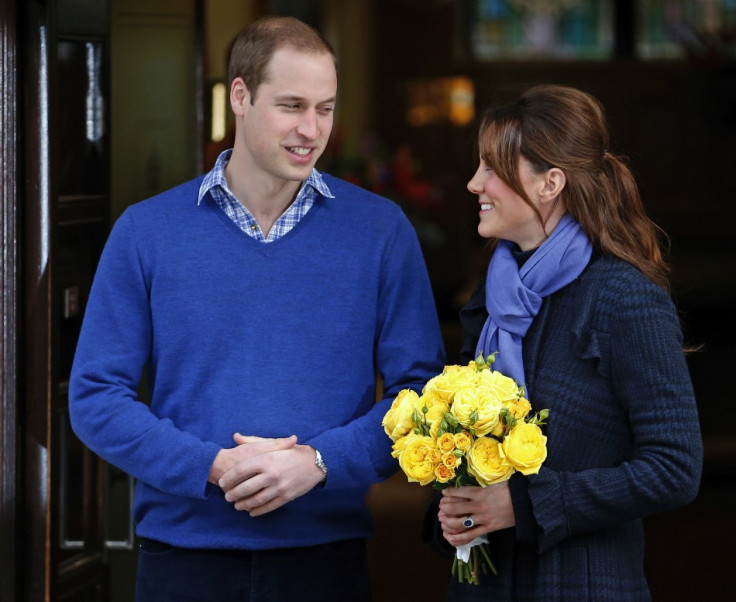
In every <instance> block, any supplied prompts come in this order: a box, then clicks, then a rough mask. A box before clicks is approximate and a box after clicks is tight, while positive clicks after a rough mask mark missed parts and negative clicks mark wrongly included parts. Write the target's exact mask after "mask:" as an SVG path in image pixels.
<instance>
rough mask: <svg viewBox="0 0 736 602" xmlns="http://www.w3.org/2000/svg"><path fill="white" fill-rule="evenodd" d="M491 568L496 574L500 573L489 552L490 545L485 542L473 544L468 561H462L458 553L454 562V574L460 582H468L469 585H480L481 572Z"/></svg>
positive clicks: (485, 572) (484, 572)
mask: <svg viewBox="0 0 736 602" xmlns="http://www.w3.org/2000/svg"><path fill="white" fill-rule="evenodd" d="M489 570H490V571H491V572H492V573H493V574H494V575H498V571H497V570H496V567H495V565H494V564H493V561H492V560H491V557H490V555H489V554H488V545H487V544H485V543H482V544H478V545H475V546H473V548H472V549H471V550H470V557H469V558H468V561H467V562H464V561H462V560H461V559H460V558H458V557H457V555H456V556H455V559H454V560H453V562H452V574H453V576H455V577H457V580H458V581H459V582H460V583H468V584H469V585H478V584H479V583H480V575H481V573H483V574H487V573H488V571H489Z"/></svg>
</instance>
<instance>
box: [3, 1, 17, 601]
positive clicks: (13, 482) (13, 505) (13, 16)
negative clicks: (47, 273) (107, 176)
mask: <svg viewBox="0 0 736 602" xmlns="http://www.w3.org/2000/svg"><path fill="white" fill-rule="evenodd" d="M17 33H18V32H17V12H16V3H15V2H2V3H0V82H2V88H1V89H0V105H2V107H1V108H0V165H2V166H3V169H2V175H0V318H1V319H0V330H1V331H2V339H1V342H0V503H1V504H2V505H1V506H0V532H2V534H3V536H2V537H0V566H2V567H3V578H2V579H1V580H0V599H2V600H16V599H18V596H17V593H18V575H17V573H18V570H17V566H18V563H17V558H18V551H17V546H18V541H19V536H18V524H19V520H18V510H19V508H18V503H17V500H18V491H19V475H18V448H19V447H20V446H19V436H18V435H19V428H18V415H17V410H16V408H17V369H18V340H19V334H18V323H19V320H18V314H19V312H18V307H19V302H18V297H19V261H18V249H19V241H18V238H19V233H18V164H17V140H18V124H17V118H16V114H17V113H16V107H17V105H18V86H17V77H16V73H17V66H18V61H17V44H16V42H17Z"/></svg>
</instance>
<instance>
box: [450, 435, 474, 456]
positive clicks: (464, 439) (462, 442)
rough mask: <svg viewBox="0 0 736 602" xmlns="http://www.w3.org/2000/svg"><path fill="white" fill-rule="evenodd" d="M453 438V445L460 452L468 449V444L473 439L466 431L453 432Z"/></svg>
mask: <svg viewBox="0 0 736 602" xmlns="http://www.w3.org/2000/svg"><path fill="white" fill-rule="evenodd" d="M453 438H454V439H455V447H456V448H457V449H459V450H460V451H462V452H466V451H468V450H469V449H470V445H471V444H472V443H473V439H472V438H471V437H470V433H468V432H467V431H460V432H459V433H455V434H454V435H453Z"/></svg>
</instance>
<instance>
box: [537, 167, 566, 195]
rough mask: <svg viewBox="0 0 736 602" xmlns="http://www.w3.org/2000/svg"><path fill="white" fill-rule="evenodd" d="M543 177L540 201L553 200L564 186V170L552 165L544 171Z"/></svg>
mask: <svg viewBox="0 0 736 602" xmlns="http://www.w3.org/2000/svg"><path fill="white" fill-rule="evenodd" d="M543 177H544V179H543V182H542V194H541V199H540V200H541V201H542V202H545V201H553V200H555V199H556V198H557V197H558V196H559V194H560V193H561V192H562V189H563V188H564V187H565V183H566V182H567V178H566V177H565V172H564V171H562V170H561V169H560V168H559V167H552V168H550V169H548V170H547V171H546V172H544V176H543Z"/></svg>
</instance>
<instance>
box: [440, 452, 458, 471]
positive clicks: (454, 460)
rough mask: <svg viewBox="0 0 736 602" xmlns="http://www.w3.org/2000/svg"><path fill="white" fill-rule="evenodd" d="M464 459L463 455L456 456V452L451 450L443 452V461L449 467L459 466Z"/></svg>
mask: <svg viewBox="0 0 736 602" xmlns="http://www.w3.org/2000/svg"><path fill="white" fill-rule="evenodd" d="M462 461H463V458H462V456H456V455H455V453H454V452H451V451H449V452H445V453H444V454H442V463H443V464H444V465H445V466H447V468H457V467H458V466H460V463H461V462H462Z"/></svg>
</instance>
